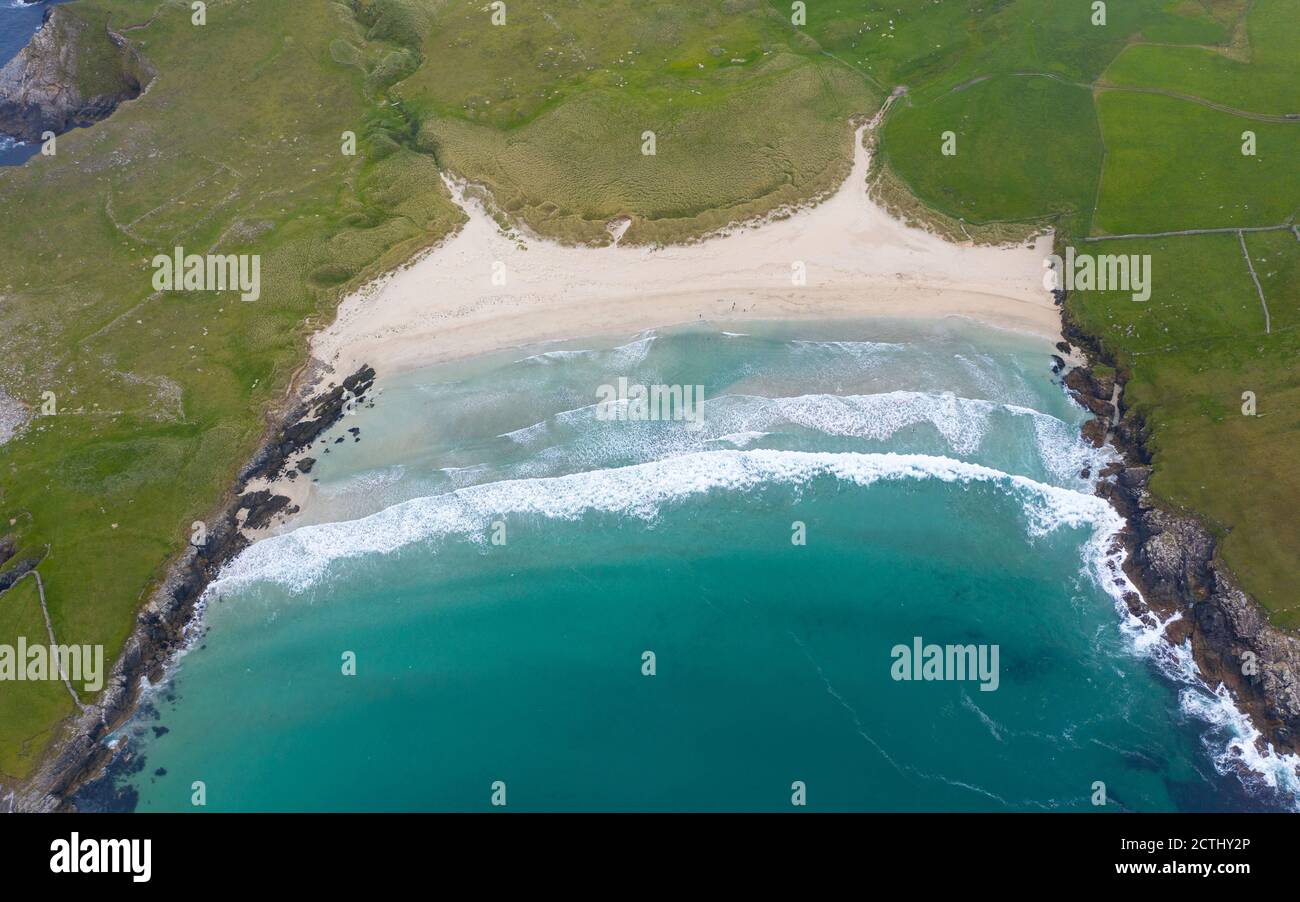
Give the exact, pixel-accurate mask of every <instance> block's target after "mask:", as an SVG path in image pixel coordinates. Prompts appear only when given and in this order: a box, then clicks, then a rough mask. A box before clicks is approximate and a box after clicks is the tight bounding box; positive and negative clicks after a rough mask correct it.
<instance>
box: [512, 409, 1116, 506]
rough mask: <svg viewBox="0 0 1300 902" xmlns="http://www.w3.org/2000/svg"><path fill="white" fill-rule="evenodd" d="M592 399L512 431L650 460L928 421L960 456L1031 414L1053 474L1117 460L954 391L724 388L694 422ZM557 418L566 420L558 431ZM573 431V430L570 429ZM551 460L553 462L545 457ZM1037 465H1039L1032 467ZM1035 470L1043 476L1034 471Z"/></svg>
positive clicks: (570, 451)
mask: <svg viewBox="0 0 1300 902" xmlns="http://www.w3.org/2000/svg"><path fill="white" fill-rule="evenodd" d="M595 411H596V405H594V404H591V405H587V406H584V407H579V408H576V409H573V410H565V411H562V412H560V413H557V414H555V415H554V416H553V417H551V418H550V419H548V420H542V421H541V422H538V423H534V424H532V425H531V426H525V427H523V428H522V429H516V430H513V431H512V432H507V433H505V434H504V436H503V437H505V438H509V439H510V440H511V441H514V442H516V443H518V444H520V445H523V446H525V447H529V448H533V449H538V448H542V447H545V446H546V445H555V446H556V452H555V454H556V455H558V456H560V457H562V458H564V459H570V460H572V459H577V460H579V461H583V462H589V463H592V464H596V463H598V462H599V461H600V460H601V459H602V456H605V457H604V458H603V459H608V456H616V455H628V454H633V455H636V456H639V457H642V458H643V459H649V458H652V457H655V456H662V455H665V454H683V453H686V452H688V451H693V450H702V449H703V448H705V447H707V446H708V445H709V444H711V443H714V442H718V441H723V440H727V439H729V438H730V437H732V436H737V435H739V436H745V435H754V434H759V433H768V434H770V433H774V432H779V431H781V430H782V427H787V428H788V427H789V426H799V427H802V428H804V429H812V430H815V431H817V432H820V433H822V434H824V435H832V436H841V437H845V438H859V439H864V440H867V441H875V442H884V441H887V440H888V439H890V438H892V437H893V436H895V435H896V434H898V433H899V432H902V431H903V430H906V429H910V428H913V427H916V426H922V425H928V426H930V427H932V428H933V429H934V430H935V431H936V432H937V433H938V435H939V437H940V438H942V440H943V441H944V443H945V444H946V445H947V446H948V449H949V450H950V451H951V452H952V453H953V454H956V455H959V456H971V455H974V454H976V453H977V452H978V451H979V450H980V449H981V446H982V445H983V443H984V440H985V438H986V437H987V436H988V435H989V433H990V429H991V428H992V427H993V426H994V424H995V423H998V421H999V419H1004V418H1013V419H1020V418H1025V419H1026V420H1027V421H1028V422H1029V423H1031V424H1032V430H1033V441H1034V443H1035V445H1034V447H1035V450H1036V455H1037V458H1038V462H1039V463H1040V464H1041V470H1042V472H1043V473H1045V474H1046V475H1047V476H1048V477H1049V478H1050V481H1052V482H1055V483H1058V484H1065V485H1078V484H1079V482H1080V480H1079V475H1078V474H1079V473H1080V472H1081V471H1082V470H1083V469H1085V468H1089V469H1091V470H1092V471H1093V472H1094V473H1095V472H1097V471H1099V470H1100V469H1101V468H1102V467H1103V466H1104V465H1105V463H1106V462H1107V461H1108V460H1110V459H1111V457H1112V456H1113V452H1111V451H1110V450H1109V449H1096V448H1093V447H1092V446H1090V445H1088V444H1086V443H1085V442H1083V441H1082V440H1081V439H1080V438H1079V431H1078V427H1077V426H1076V425H1074V424H1072V423H1067V422H1065V421H1064V420H1060V419H1057V418H1056V417H1053V416H1051V415H1050V414H1046V413H1042V412H1041V411H1037V410H1033V409H1031V408H1028V407H1020V406H1017V405H1014V404H998V403H995V402H993V401H985V400H982V399H978V398H960V397H957V396H956V395H954V394H952V393H951V392H912V391H893V392H885V393H881V394H871V395H834V394H812V395H798V396H794V397H788V398H768V397H762V396H757V395H722V396H720V397H716V398H709V399H706V401H705V403H704V411H705V413H704V418H703V423H702V424H700V423H692V424H691V426H692V428H690V429H684V428H678V426H679V424H673V428H666V429H665V428H660V426H661V424H657V423H655V424H629V423H605V424H600V425H598V424H597V423H596V422H595ZM552 425H555V426H557V427H559V428H558V429H555V430H553V429H552ZM569 430H571V434H566V432H567V431H569ZM541 463H542V464H543V465H544V464H545V463H546V462H545V461H542V462H541ZM1032 469H1034V470H1035V473H1036V472H1037V470H1038V468H1032ZM1029 475H1035V474H1034V473H1031V474H1029Z"/></svg>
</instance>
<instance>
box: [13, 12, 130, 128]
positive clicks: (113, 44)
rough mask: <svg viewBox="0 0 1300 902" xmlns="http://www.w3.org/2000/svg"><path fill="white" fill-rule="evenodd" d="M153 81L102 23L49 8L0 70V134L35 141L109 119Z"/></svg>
mask: <svg viewBox="0 0 1300 902" xmlns="http://www.w3.org/2000/svg"><path fill="white" fill-rule="evenodd" d="M152 77H153V72H152V69H151V68H150V66H149V64H148V63H147V62H146V61H145V60H144V58H143V57H141V56H140V55H139V53H137V52H136V50H135V48H133V47H132V46H131V44H130V43H129V42H128V41H127V40H126V39H125V38H124V37H122V36H121V35H120V34H117V33H116V32H114V31H112V30H111V29H110V28H109V27H108V25H107V22H106V21H96V20H94V19H93V18H92V17H90V16H88V15H85V14H82V13H80V12H74V11H72V10H70V9H68V8H67V7H54V8H52V9H49V10H47V11H46V13H45V19H44V21H43V22H42V23H41V27H40V29H39V30H38V31H37V32H36V34H35V35H34V36H33V37H32V40H31V42H30V43H29V44H28V45H27V46H26V47H25V48H23V50H22V51H21V52H20V53H19V54H18V55H17V56H15V57H14V58H13V59H12V60H10V61H9V62H8V63H7V64H6V65H5V66H4V68H2V69H0V134H5V135H11V136H13V137H15V138H18V139H19V140H21V141H26V142H38V141H40V140H41V136H42V135H43V134H44V133H45V132H47V131H48V132H54V133H55V134H62V133H63V132H66V131H68V130H69V129H73V128H77V127H78V126H85V125H91V124H93V123H95V122H98V121H99V120H101V119H104V118H106V117H107V116H109V115H110V114H111V113H112V112H113V111H114V110H115V109H117V106H118V104H119V103H121V102H122V101H124V100H132V99H134V98H136V97H138V96H140V93H141V92H142V91H143V90H144V89H145V87H146V86H147V85H148V83H149V81H150V80H151V79H152Z"/></svg>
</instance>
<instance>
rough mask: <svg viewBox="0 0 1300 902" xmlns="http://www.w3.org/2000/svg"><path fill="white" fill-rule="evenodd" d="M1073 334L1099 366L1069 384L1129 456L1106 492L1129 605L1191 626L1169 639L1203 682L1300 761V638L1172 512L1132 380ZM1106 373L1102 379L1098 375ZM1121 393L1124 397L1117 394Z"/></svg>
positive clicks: (1068, 330) (1192, 520)
mask: <svg viewBox="0 0 1300 902" xmlns="http://www.w3.org/2000/svg"><path fill="white" fill-rule="evenodd" d="M1064 326H1065V329H1064V331H1065V335H1066V337H1067V338H1068V339H1069V340H1070V342H1072V343H1074V344H1075V345H1077V346H1079V347H1081V348H1083V349H1084V351H1085V353H1086V354H1087V356H1088V358H1089V360H1090V364H1089V365H1088V366H1083V367H1079V368H1077V369H1075V370H1074V371H1072V372H1071V373H1070V375H1069V377H1068V378H1067V379H1066V380H1065V381H1066V386H1067V387H1068V388H1069V389H1070V390H1071V392H1072V393H1073V394H1074V395H1075V397H1077V398H1078V399H1079V401H1080V402H1081V403H1083V404H1084V405H1085V406H1086V407H1087V408H1088V409H1089V410H1091V411H1092V412H1093V413H1094V414H1096V415H1097V419H1096V420H1093V421H1091V423H1090V424H1089V426H1094V427H1095V428H1092V429H1091V430H1090V429H1089V428H1087V427H1085V430H1084V434H1085V436H1086V437H1087V438H1089V439H1091V440H1092V441H1093V442H1094V443H1095V444H1101V443H1102V442H1104V441H1110V442H1111V443H1112V444H1113V445H1114V447H1115V448H1117V449H1118V450H1119V451H1120V452H1121V453H1122V454H1123V455H1124V461H1123V463H1122V464H1116V465H1115V466H1113V467H1112V468H1111V469H1110V470H1109V471H1108V472H1106V473H1103V474H1102V475H1103V476H1108V477H1112V478H1109V479H1105V480H1103V481H1102V482H1101V484H1100V485H1099V487H1098V494H1101V495H1103V496H1105V497H1106V498H1108V499H1109V500H1110V501H1111V503H1112V504H1113V505H1114V506H1115V507H1116V509H1117V510H1118V511H1119V512H1120V513H1121V514H1122V515H1123V516H1124V517H1125V519H1126V520H1127V521H1128V528H1127V529H1126V530H1125V532H1124V535H1123V541H1124V543H1125V545H1126V546H1127V548H1128V551H1129V556H1128V560H1127V562H1126V565H1125V569H1126V570H1127V571H1128V575H1129V577H1130V578H1131V579H1132V580H1133V582H1134V583H1135V584H1136V585H1137V586H1138V587H1139V589H1141V591H1142V596H1143V597H1142V599H1138V598H1136V597H1133V598H1131V599H1129V608H1130V610H1132V611H1133V613H1134V615H1135V616H1139V617H1141V616H1143V601H1145V603H1146V605H1149V606H1150V608H1151V609H1152V610H1153V611H1154V612H1155V613H1157V614H1158V615H1159V616H1160V619H1161V620H1165V619H1167V618H1169V617H1170V616H1172V615H1173V614H1174V613H1180V614H1181V615H1182V618H1181V619H1180V620H1177V621H1175V622H1173V623H1170V625H1169V627H1168V628H1167V629H1166V631H1165V636H1166V638H1167V639H1168V640H1169V641H1170V642H1173V643H1175V644H1182V643H1183V642H1184V641H1188V640H1190V641H1191V647H1192V653H1193V656H1194V658H1195V660H1196V664H1197V667H1199V668H1200V671H1201V676H1202V677H1203V678H1204V680H1205V682H1206V683H1207V684H1209V685H1210V686H1212V687H1213V686H1218V685H1220V684H1222V685H1224V686H1226V687H1227V688H1228V689H1229V691H1231V693H1232V696H1233V698H1234V700H1235V701H1236V703H1237V705H1238V707H1240V708H1241V709H1242V710H1243V711H1245V712H1246V713H1247V714H1248V715H1250V718H1251V720H1252V721H1253V722H1254V724H1255V726H1256V728H1257V729H1259V731H1260V733H1261V737H1260V738H1261V740H1263V741H1267V742H1271V743H1272V744H1273V746H1274V748H1275V749H1276V750H1277V751H1280V752H1284V753H1300V638H1298V637H1296V636H1295V635H1292V634H1290V633H1288V632H1286V631H1284V630H1282V629H1280V628H1278V627H1276V626H1274V625H1273V624H1272V623H1271V622H1270V621H1269V619H1268V615H1267V614H1266V613H1265V612H1264V610H1263V609H1262V608H1261V607H1260V606H1259V604H1258V603H1257V602H1255V601H1254V600H1253V599H1252V598H1251V597H1250V596H1249V595H1247V594H1246V593H1245V592H1243V591H1242V590H1241V589H1240V588H1239V587H1238V586H1237V585H1236V582H1235V580H1234V578H1233V576H1232V574H1231V573H1229V572H1228V571H1227V570H1226V568H1224V566H1223V565H1222V563H1221V562H1220V561H1219V559H1218V556H1217V555H1216V554H1215V539H1214V536H1213V535H1212V534H1211V533H1210V532H1209V530H1207V529H1206V528H1205V526H1204V525H1202V524H1201V522H1200V521H1199V520H1197V519H1196V517H1195V516H1193V515H1191V514H1189V513H1185V512H1181V511H1174V510H1170V509H1169V508H1168V507H1167V506H1166V505H1163V504H1161V503H1160V502H1159V501H1158V499H1156V497H1155V496H1154V495H1153V494H1152V493H1151V492H1150V490H1149V489H1148V487H1147V486H1148V483H1149V481H1150V478H1151V456H1150V454H1149V453H1148V451H1147V430H1146V426H1145V424H1144V423H1143V422H1142V418H1141V416H1140V415H1139V414H1138V412H1137V411H1135V410H1133V409H1131V408H1128V407H1127V406H1126V405H1125V404H1124V403H1123V400H1122V398H1123V394H1122V388H1123V385H1122V382H1123V375H1124V374H1123V373H1118V374H1116V372H1115V370H1114V368H1113V364H1114V361H1109V360H1107V359H1106V357H1105V355H1104V354H1103V353H1102V351H1101V349H1100V348H1099V347H1098V345H1097V343H1096V342H1095V341H1093V339H1092V338H1091V336H1089V335H1088V334H1087V333H1086V332H1085V331H1084V330H1082V329H1080V328H1079V327H1078V326H1077V325H1076V324H1074V323H1073V322H1072V321H1071V320H1070V318H1069V317H1068V316H1066V317H1065V323H1064ZM1098 371H1101V372H1102V373H1103V375H1102V376H1100V377H1099V376H1098V375H1097V372H1098ZM1117 384H1118V387H1119V390H1118V391H1117V390H1116V387H1117Z"/></svg>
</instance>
